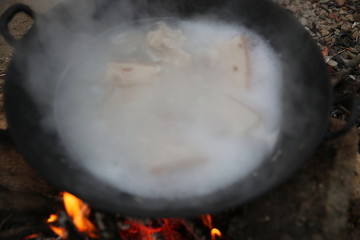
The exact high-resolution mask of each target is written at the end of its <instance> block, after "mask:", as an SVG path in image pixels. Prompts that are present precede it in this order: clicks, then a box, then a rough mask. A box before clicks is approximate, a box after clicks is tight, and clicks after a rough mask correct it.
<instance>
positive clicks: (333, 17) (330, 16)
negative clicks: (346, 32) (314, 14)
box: [328, 12, 339, 21]
mask: <svg viewBox="0 0 360 240" xmlns="http://www.w3.org/2000/svg"><path fill="white" fill-rule="evenodd" d="M328 17H329V18H330V19H334V20H335V21H339V17H338V15H337V14H336V13H334V12H331V13H329V15H328Z"/></svg>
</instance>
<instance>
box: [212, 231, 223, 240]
mask: <svg viewBox="0 0 360 240" xmlns="http://www.w3.org/2000/svg"><path fill="white" fill-rule="evenodd" d="M210 234H211V239H212V240H217V239H219V238H221V237H222V234H221V232H220V230H219V229H217V228H213V229H211V232H210Z"/></svg>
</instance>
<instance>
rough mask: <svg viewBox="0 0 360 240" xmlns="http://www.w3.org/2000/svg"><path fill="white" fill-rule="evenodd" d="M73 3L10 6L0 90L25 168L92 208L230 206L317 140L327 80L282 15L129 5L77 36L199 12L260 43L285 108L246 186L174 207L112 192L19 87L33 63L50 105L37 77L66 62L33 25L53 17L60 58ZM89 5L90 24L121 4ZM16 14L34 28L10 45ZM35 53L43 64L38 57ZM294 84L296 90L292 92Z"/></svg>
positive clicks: (208, 6)
mask: <svg viewBox="0 0 360 240" xmlns="http://www.w3.org/2000/svg"><path fill="white" fill-rule="evenodd" d="M77 2H81V1H73V2H67V3H62V4H60V5H58V6H57V7H55V8H54V9H52V10H51V11H50V12H48V13H46V14H44V15H38V14H34V12H33V11H32V10H31V9H30V8H29V7H27V6H25V5H22V4H16V5H14V6H12V7H10V8H9V9H8V10H7V11H6V12H5V13H4V15H3V16H2V18H1V22H0V27H1V28H0V30H1V33H2V35H3V36H4V37H5V39H6V40H7V41H8V42H9V43H10V44H11V45H13V46H14V47H15V53H14V55H13V59H12V62H11V64H10V66H9V69H8V72H7V79H6V82H5V86H4V91H5V112H6V116H7V120H8V123H9V128H10V132H11V135H12V137H13V138H14V141H15V143H16V144H17V146H18V148H19V150H20V151H21V153H23V155H24V156H25V157H26V159H27V160H28V161H29V162H30V163H31V164H32V166H33V167H34V168H35V169H37V170H38V171H39V173H40V174H41V175H42V176H43V177H44V178H45V179H47V180H48V182H49V183H51V184H53V185H55V186H57V187H58V188H59V189H60V190H63V191H68V192H71V193H73V194H75V195H76V196H78V197H80V198H82V199H83V200H85V201H86V202H88V203H89V204H90V205H91V206H93V207H94V208H99V209H103V210H106V211H111V212H120V213H124V214H129V215H138V216H152V217H160V216H161V217H163V216H166V217H185V216H186V217H188V216H195V215H198V214H202V213H208V212H215V211H220V210H224V209H226V208H229V207H234V206H236V205H239V204H241V203H244V202H245V201H248V200H250V199H252V198H254V197H256V196H258V195H260V194H262V193H264V192H266V191H269V190H270V189H272V188H273V187H275V186H276V185H278V184H279V183H281V182H283V181H284V180H285V179H286V178H288V177H289V176H290V175H291V174H293V173H294V172H295V170H296V169H298V168H299V167H300V166H301V164H302V163H303V162H304V161H305V160H307V159H308V157H309V156H310V155H311V154H312V153H313V152H314V150H315V148H316V147H317V145H318V144H319V142H320V141H321V140H322V139H323V138H324V135H325V132H326V127H327V124H328V117H329V112H330V108H331V106H332V102H333V99H332V94H331V92H332V91H331V85H330V81H329V77H328V75H327V71H326V67H325V64H324V62H323V58H322V55H321V53H320V51H319V49H318V47H317V46H316V44H315V43H314V42H313V40H312V39H311V37H310V36H309V34H308V33H307V32H306V31H305V30H304V29H303V27H302V26H301V25H300V24H299V23H298V22H297V21H296V20H295V19H294V18H293V17H292V16H291V15H290V14H289V13H288V12H286V11H285V10H283V9H282V8H280V7H279V6H277V5H276V4H274V3H273V2H271V1H266V0H242V1H232V0H227V1H217V0H212V1H202V0H195V1H188V0H183V1H177V2H176V4H175V3H171V4H170V1H160V0H159V1H153V4H151V5H146V4H144V3H145V1H136V4H135V5H133V6H135V8H136V9H137V11H136V13H137V14H136V16H131V17H129V16H120V17H119V18H116V19H115V18H112V19H109V20H108V21H107V22H106V23H107V24H104V25H101V26H98V27H97V28H96V29H95V30H94V29H92V28H91V29H90V28H89V29H86V27H85V28H84V31H85V32H87V33H88V34H89V35H90V36H96V34H98V33H99V32H101V31H103V30H106V29H107V28H111V27H112V26H116V24H118V23H119V21H131V20H136V19H141V18H148V17H174V16H175V17H179V18H187V17H190V16H193V15H199V14H202V13H203V12H207V13H211V14H212V15H216V17H217V18H219V19H221V20H222V21H225V22H231V23H236V24H239V25H244V26H246V27H247V28H249V29H252V30H253V31H255V32H256V33H258V34H259V35H261V36H262V37H264V38H265V39H267V40H268V41H269V44H270V45H271V46H272V47H273V49H274V50H275V51H276V52H277V53H278V54H279V55H280V56H281V63H282V65H283V73H282V75H283V77H284V79H285V81H284V83H283V89H285V91H283V93H282V99H284V101H287V106H289V107H287V108H285V109H283V121H282V125H281V134H280V137H279V141H278V143H277V145H276V147H275V149H274V151H273V152H272V154H271V155H270V156H269V157H268V159H267V160H266V161H264V162H263V164H261V165H260V166H259V167H258V168H257V169H256V170H255V171H254V172H252V173H251V174H249V175H248V176H247V177H246V178H245V179H242V180H241V181H238V182H235V183H233V184H232V185H231V186H230V187H228V188H226V189H221V190H219V191H216V192H213V193H212V194H208V195H206V196H201V197H196V198H191V199H180V200H176V199H175V200H166V199H146V198H139V197H136V196H132V195H129V194H127V193H124V192H120V191H118V190H116V189H113V188H112V187H110V186H108V185H107V184H105V183H103V182H102V181H101V180H100V179H98V178H96V177H94V176H93V175H91V174H90V173H89V172H87V171H85V170H84V169H82V168H81V167H79V166H78V164H77V163H76V161H74V160H72V159H71V157H69V156H67V155H66V151H65V150H64V146H63V143H62V142H61V140H60V137H59V134H58V133H57V132H56V131H47V130H46V129H44V127H43V125H42V124H41V119H43V117H44V115H45V112H46V111H47V110H48V109H49V108H52V107H53V103H52V102H51V101H50V102H48V103H46V104H42V105H41V104H40V103H38V102H37V101H35V100H34V98H33V97H32V95H31V93H30V92H29V90H28V89H27V88H26V87H25V85H26V81H27V75H26V74H25V71H24V69H27V68H29V67H31V66H32V64H33V63H34V62H35V61H36V64H37V65H40V66H42V67H41V70H40V71H41V72H39V87H40V86H42V87H43V86H44V85H46V88H45V89H47V90H46V91H44V92H43V94H44V96H45V95H46V96H47V97H50V99H53V97H54V86H53V85H52V83H51V84H50V83H49V82H54V83H56V81H48V79H44V78H42V77H41V76H44V74H43V73H51V76H52V77H53V80H54V79H55V80H56V79H60V76H61V74H62V72H63V71H64V69H65V66H66V65H67V62H65V61H62V60H61V59H58V58H57V56H56V52H52V51H51V50H50V51H49V50H45V49H44V48H43V44H45V43H50V44H51V43H52V42H56V39H55V38H54V36H52V35H51V34H50V35H49V34H48V35H46V36H45V35H43V34H42V32H40V31H39V30H38V26H37V22H38V21H39V20H40V19H41V20H44V19H47V20H49V23H48V24H49V27H50V28H51V24H52V22H51V19H52V18H53V17H54V16H57V17H60V18H61V19H63V20H64V22H66V23H68V24H65V25H66V26H67V27H66V28H64V29H63V31H64V33H63V34H67V35H68V37H69V38H68V42H64V43H62V45H61V46H62V47H63V50H64V51H68V46H70V45H71V44H70V43H71V40H72V36H73V35H74V34H75V32H74V29H73V28H72V26H71V23H72V21H81V16H78V15H77V14H76V11H74V10H72V9H77V7H79V6H78V5H81V4H80V3H77ZM95 2H97V3H98V4H99V7H98V8H97V9H96V10H95V11H94V12H93V13H92V14H93V15H94V17H96V18H106V16H108V15H109V12H112V11H114V9H116V7H114V4H115V5H118V4H120V5H121V4H123V3H124V2H126V1H125V0H123V1H111V0H110V1H95ZM100 2H101V3H100ZM19 12H24V13H26V14H28V15H30V16H31V17H33V18H34V19H35V24H34V26H33V27H32V28H31V29H30V30H29V31H28V33H27V34H26V35H25V36H24V37H23V38H22V39H18V40H17V39H14V37H13V36H12V35H11V34H10V33H9V30H8V23H9V22H10V20H11V19H12V18H13V17H14V16H15V15H16V14H17V13H19ZM71 51H74V49H72V50H71ZM75 51H76V50H75ZM39 52H42V53H43V54H42V55H41V56H46V57H38V56H39V55H38V53H39ZM49 59H50V60H51V61H49ZM294 83H295V84H294ZM48 84H49V85H48ZM294 85H295V86H296V88H297V89H296V91H293V89H292V87H293V86H294ZM298 114H302V115H303V116H302V118H301V119H302V121H298V117H299V116H298Z"/></svg>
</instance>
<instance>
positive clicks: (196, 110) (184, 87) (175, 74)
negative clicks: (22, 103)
mask: <svg viewBox="0 0 360 240" xmlns="http://www.w3.org/2000/svg"><path fill="white" fill-rule="evenodd" d="M145 25H146V26H145V27H143V26H140V27H138V28H132V29H125V30H123V31H122V32H121V34H119V33H118V34H117V35H116V36H115V37H114V36H113V37H112V38H111V42H112V46H111V49H115V50H114V51H112V54H111V55H112V57H111V61H112V62H115V65H116V64H117V63H116V62H123V63H124V64H125V65H121V66H122V67H123V68H124V66H128V67H129V66H130V68H129V69H133V68H135V69H137V68H139V69H140V70H139V71H138V72H137V73H136V74H140V75H141V74H147V75H146V76H145V78H147V77H148V75H151V74H153V75H154V76H153V77H151V79H150V80H147V81H148V82H145V83H142V82H141V81H142V79H140V80H139V79H138V78H136V80H139V81H140V82H141V83H139V84H135V85H136V86H135V87H134V86H132V84H131V82H130V83H128V82H125V83H119V82H117V81H120V80H116V79H115V80H114V83H109V81H108V82H107V81H105V80H104V77H101V78H98V77H96V78H94V76H96V74H93V72H94V71H96V69H97V70H98V71H100V72H102V73H101V76H104V74H105V71H106V67H105V66H104V65H105V64H106V61H110V60H104V61H103V62H102V63H103V64H104V65H103V66H95V65H93V64H91V63H88V64H82V65H81V67H79V69H77V70H76V72H77V73H78V74H79V76H81V77H79V78H74V79H71V84H70V83H69V82H66V79H64V80H63V81H64V83H62V84H63V86H60V87H59V90H58V93H57V105H56V118H57V128H58V131H59V133H60V135H61V138H62V140H63V142H64V143H66V146H67V148H68V150H69V153H70V154H71V157H72V158H73V159H76V160H77V161H78V163H79V164H80V165H81V166H82V167H84V168H86V169H87V170H88V171H89V172H90V173H91V174H93V175H95V176H96V177H98V178H99V179H101V180H102V181H104V182H106V183H108V184H109V185H111V186H113V187H114V188H116V189H119V190H121V191H124V192H127V193H130V194H134V195H136V196H139V197H149V198H166V199H176V198H188V197H194V196H200V195H204V194H209V193H212V192H214V191H216V190H219V189H221V188H226V187H227V186H229V185H230V184H232V183H234V182H236V181H240V180H241V179H242V178H244V177H246V176H247V175H249V174H251V172H252V171H253V170H254V169H255V168H256V167H257V166H259V164H261V162H262V161H265V160H266V156H267V154H269V153H270V152H271V150H272V149H273V147H274V145H275V143H276V140H277V136H278V131H279V127H280V126H279V124H280V118H281V103H280V92H281V82H282V79H281V66H280V62H279V59H278V57H277V56H276V54H275V52H274V51H273V50H272V48H271V47H270V46H269V45H268V44H267V43H266V41H264V40H263V39H262V38H261V37H259V36H258V35H256V34H255V33H253V32H251V31H249V30H247V29H244V28H241V27H238V26H231V25H229V24H225V23H219V22H216V23H215V22H205V21H200V20H193V21H183V22H179V23H177V24H176V25H172V24H170V23H169V26H171V28H172V29H174V31H175V30H176V31H179V32H180V34H181V37H184V39H183V40H181V41H179V46H178V47H179V49H181V51H180V53H179V52H176V51H175V52H165V53H164V52H161V49H160V50H159V51H156V50H152V49H150V48H149V47H148V46H147V44H148V43H147V42H146V41H147V37H148V34H149V32H150V31H154V29H156V23H155V22H153V23H149V22H147V23H146V24H145ZM173 33H174V34H175V35H176V32H173ZM239 36H242V37H245V38H244V39H246V43H247V46H246V48H247V50H248V56H247V59H248V61H249V62H248V69H247V70H246V69H245V70H244V71H248V72H247V73H244V74H249V75H248V76H249V79H248V80H247V81H248V83H247V84H248V85H249V86H247V87H244V86H242V85H241V86H238V85H237V84H236V83H235V84H234V83H233V82H231V81H229V79H227V77H228V75H227V74H228V73H227V72H224V71H227V70H218V69H217V66H220V65H221V64H223V62H226V61H227V60H224V54H223V53H222V52H221V51H225V52H226V51H227V49H228V47H227V46H225V47H224V48H222V47H219V46H221V44H223V43H224V42H229V44H231V43H230V42H231V41H232V39H236V38H237V37H239ZM175 37H179V36H175ZM154 41H155V40H154ZM174 41H175V42H174V43H170V44H175V43H176V40H174ZM155 47H156V46H155ZM214 49H215V50H214ZM216 49H225V50H221V51H220V50H219V51H218V52H217V50H216ZM166 51H167V50H166ZM169 51H171V50H169ZM219 52H220V53H219ZM184 54H185V55H184ZM219 54H220V56H221V57H222V58H223V59H220V60H219V59H218V56H219ZM229 54H230V55H231V53H229ZM165 55H166V56H165ZM114 56H115V57H114ZM164 56H165V57H164ZM174 56H175V57H174ZM98 57H99V56H98ZM235 57H236V56H235ZM99 58H100V57H99ZM104 59H106V58H104ZM164 59H165V60H164ZM173 59H175V60H176V61H175V60H174V61H173ZM179 59H180V60H179ZM161 61H163V62H161ZM219 61H220V62H219ZM89 62H91V59H89ZM129 63H130V64H134V63H135V65H126V64H129ZM136 64H140V67H139V66H138V65H136ZM154 66H155V67H154ZM221 66H222V65H221ZM225 66H226V64H225ZM234 67H235V68H234V69H233V71H234V72H235V73H233V72H231V73H229V74H230V75H231V74H238V73H236V71H238V67H239V68H240V69H241V67H243V66H235V65H234ZM219 68H220V67H219ZM124 71H125V70H124ZM126 71H127V70H126ZM224 73H225V74H224ZM140 75H139V76H140ZM230 75H229V76H230ZM136 76H138V75H136ZM141 76H142V75H141ZM231 76H233V75H231ZM235 76H237V75H235ZM65 78H66V76H65ZM130 78H131V79H132V77H131V76H130ZM130 78H129V79H130ZM121 81H122V80H121ZM124 81H130V80H128V79H125V80H124ZM241 81H242V80H241ZM122 84H125V85H126V84H128V85H126V86H123V85H122Z"/></svg>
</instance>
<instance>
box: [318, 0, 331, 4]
mask: <svg viewBox="0 0 360 240" xmlns="http://www.w3.org/2000/svg"><path fill="white" fill-rule="evenodd" d="M329 1H330V0H320V1H319V3H320V4H322V3H327V2H329Z"/></svg>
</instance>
